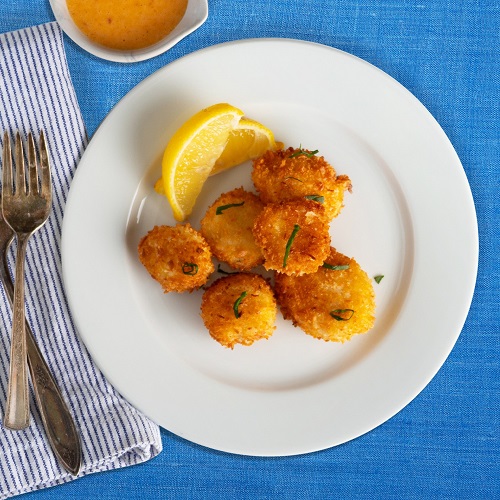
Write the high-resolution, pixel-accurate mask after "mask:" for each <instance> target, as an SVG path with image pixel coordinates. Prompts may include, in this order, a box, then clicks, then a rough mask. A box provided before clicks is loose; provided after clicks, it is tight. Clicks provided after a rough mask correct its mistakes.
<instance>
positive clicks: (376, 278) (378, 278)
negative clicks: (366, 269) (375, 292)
mask: <svg viewBox="0 0 500 500" xmlns="http://www.w3.org/2000/svg"><path fill="white" fill-rule="evenodd" d="M383 277H384V275H383V274H379V275H378V276H374V277H373V279H374V280H375V281H376V282H377V284H378V283H380V282H381V281H382V278H383Z"/></svg>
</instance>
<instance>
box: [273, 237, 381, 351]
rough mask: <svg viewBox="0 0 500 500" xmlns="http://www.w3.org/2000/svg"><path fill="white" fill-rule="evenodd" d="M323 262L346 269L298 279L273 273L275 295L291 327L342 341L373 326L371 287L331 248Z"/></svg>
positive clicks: (351, 262) (348, 260) (352, 263)
mask: <svg viewBox="0 0 500 500" xmlns="http://www.w3.org/2000/svg"><path fill="white" fill-rule="evenodd" d="M326 262H327V263H328V264H330V265H337V266H338V265H348V266H349V268H348V269H346V270H331V269H327V268H325V267H321V268H320V269H318V271H317V272H316V273H314V274H308V275H303V276H298V277H291V276H286V275H283V274H278V273H276V276H275V292H276V296H277V299H278V303H279V305H280V308H281V312H282V314H283V317H284V318H285V319H291V320H292V322H293V324H294V325H295V326H298V327H300V328H301V329H302V330H303V331H304V332H306V333H307V334H309V335H312V336H313V337H316V338H318V339H323V340H326V341H332V342H345V341H346V340H349V339H350V338H351V337H352V336H353V335H355V334H359V333H365V332H367V331H368V330H370V329H371V328H372V327H373V324H374V321H375V294H374V291H373V285H372V282H371V280H370V279H369V277H368V275H367V274H366V273H365V272H364V271H363V270H362V269H361V267H360V266H359V264H358V263H357V262H356V261H355V260H354V259H351V258H349V257H346V256H345V255H342V254H341V253H338V252H337V251H336V250H335V249H334V248H333V247H332V248H331V251H330V255H329V256H328V258H327V259H326ZM336 318H337V319H336ZM341 318H343V319H344V320H342V319H341Z"/></svg>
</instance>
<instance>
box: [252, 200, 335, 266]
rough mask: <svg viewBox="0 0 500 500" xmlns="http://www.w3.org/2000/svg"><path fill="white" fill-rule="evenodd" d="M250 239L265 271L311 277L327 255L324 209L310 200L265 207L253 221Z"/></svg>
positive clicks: (327, 240) (328, 234) (327, 234)
mask: <svg viewBox="0 0 500 500" xmlns="http://www.w3.org/2000/svg"><path fill="white" fill-rule="evenodd" d="M253 235H254V237H255V241H256V242H257V244H258V245H259V246H260V247H261V248H262V253H263V254H264V259H265V260H264V267H265V268H266V269H267V270H271V269H272V270H275V271H278V272H280V273H284V274H287V275H301V274H307V273H314V272H315V271H317V269H318V267H319V266H320V265H321V264H323V262H324V260H325V259H326V257H327V256H328V252H329V251H330V233H329V227H328V219H327V217H326V214H325V209H324V207H323V205H321V204H319V203H316V202H314V201H312V200H306V199H299V200H292V201H282V202H279V203H270V204H268V205H266V206H265V207H264V210H262V212H261V213H260V215H259V216H258V217H257V218H256V219H255V224H254V227H253Z"/></svg>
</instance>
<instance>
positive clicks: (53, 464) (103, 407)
mask: <svg viewBox="0 0 500 500" xmlns="http://www.w3.org/2000/svg"><path fill="white" fill-rule="evenodd" d="M40 129H44V130H45V132H46V136H47V138H48V142H49V145H50V149H49V154H50V156H51V161H52V169H53V182H54V197H53V198H54V204H53V210H52V213H51V215H50V218H49V220H48V222H47V223H46V224H45V226H43V227H42V229H41V230H40V231H38V232H37V233H36V234H35V235H34V236H33V237H32V238H31V241H30V244H29V248H28V256H27V260H26V301H27V318H28V321H29V323H30V325H31V326H32V330H33V333H34V335H35V337H36V338H37V341H38V344H39V347H40V349H41V351H42V353H43V354H44V357H45V359H46V361H47V363H48V364H49V366H50V367H51V369H52V372H53V374H54V377H55V379H56V381H57V383H58V385H59V386H60V388H61V390H62V392H63V395H64V399H65V401H66V402H67V404H68V406H69V407H70V410H71V412H72V414H73V416H74V418H75V421H76V425H77V428H78V430H79V431H80V435H81V439H82V448H83V459H82V461H83V463H82V469H81V472H80V474H79V476H83V475H86V474H90V473H92V472H98V471H104V470H110V469H116V468H119V467H124V466H127V465H132V464H137V463H140V462H144V461H146V460H148V459H150V458H152V457H154V456H155V455H157V454H158V453H159V452H160V451H161V438H160V431H159V428H158V426H157V425H155V424H154V423H153V422H151V421H150V420H149V419H147V418H146V417H145V416H144V415H142V414H141V413H140V412H138V411H137V410H136V409H135V408H134V407H132V406H131V405H130V404H129V403H128V402H127V401H125V400H124V399H123V398H122V397H121V396H120V394H118V393H117V392H116V391H115V390H114V389H113V387H112V386H111V385H110V384H109V383H108V382H107V381H106V379H105V378H104V377H103V375H102V374H101V373H100V372H99V370H98V369H97V368H96V366H95V365H94V364H93V362H92V360H91V358H90V356H89V354H88V352H87V350H86V349H85V346H84V345H83V344H82V343H81V342H80V340H79V337H78V335H77V332H76V330H75V326H74V325H73V322H72V319H71V314H70V311H69V310H68V304H67V301H66V297H65V294H64V288H63V284H62V275H61V253H60V242H61V225H62V218H63V213H64V206H65V203H66V199H67V196H68V190H69V186H70V183H71V179H72V178H73V174H74V172H75V169H76V166H77V163H78V161H79V159H80V157H81V155H82V153H83V151H84V149H85V146H86V143H87V138H86V132H85V127H84V124H83V121H82V117H81V115H80V110H79V107H78V102H77V100H76V96H75V92H74V89H73V86H72V83H71V78H70V75H69V72H68V67H67V64H66V55H65V52H64V46H63V39H62V33H61V30H60V28H59V26H58V25H57V24H56V23H49V24H44V25H40V26H35V27H33V28H29V29H24V30H21V31H16V32H11V33H6V34H2V35H0V131H3V130H8V131H10V132H11V134H12V133H13V132H14V133H15V132H16V131H17V130H19V131H20V132H21V133H22V134H27V132H28V131H29V130H33V131H36V134H37V135H38V131H39V130H40ZM0 136H3V132H2V133H1V134H0ZM1 141H2V138H1V137H0V143H1ZM2 147H3V144H2ZM13 246H15V244H14V245H13ZM9 258H10V259H11V260H10V265H11V266H12V264H13V258H14V248H12V249H11V253H10V256H9ZM11 268H12V267H11ZM10 329H11V311H10V307H9V305H8V302H7V299H6V296H5V292H4V290H3V289H1V287H0V413H1V416H2V417H3V412H4V407H5V400H6V391H7V374H8V367H9V353H10ZM30 396H31V401H30V402H31V410H32V420H31V425H30V427H29V428H28V429H26V430H24V431H18V432H12V431H8V430H5V429H4V428H3V426H1V425H0V499H2V498H8V497H10V496H13V495H16V494H20V493H26V492H28V491H32V490H36V489H40V488H44V487H48V486H53V485H56V484H60V483H64V482H67V481H70V480H71V479H73V476H71V475H70V474H69V473H67V472H66V471H65V470H64V469H63V468H62V467H61V466H60V465H59V463H58V462H57V461H56V459H55V457H54V455H53V453H52V450H51V449H50V447H49V445H48V444H47V441H46V438H45V434H44V430H43V427H42V423H41V418H40V414H39V413H38V409H37V407H36V403H35V400H34V397H33V394H32V393H31V395H30Z"/></svg>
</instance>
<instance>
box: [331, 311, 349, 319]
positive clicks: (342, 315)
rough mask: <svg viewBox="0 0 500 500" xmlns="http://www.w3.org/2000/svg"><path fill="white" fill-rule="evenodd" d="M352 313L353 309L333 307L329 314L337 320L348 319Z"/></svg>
mask: <svg viewBox="0 0 500 500" xmlns="http://www.w3.org/2000/svg"><path fill="white" fill-rule="evenodd" d="M353 314H354V309H334V310H333V311H330V316H331V317H332V318H333V319H336V320H337V321H349V320H350V319H351V318H352V315H353Z"/></svg>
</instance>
